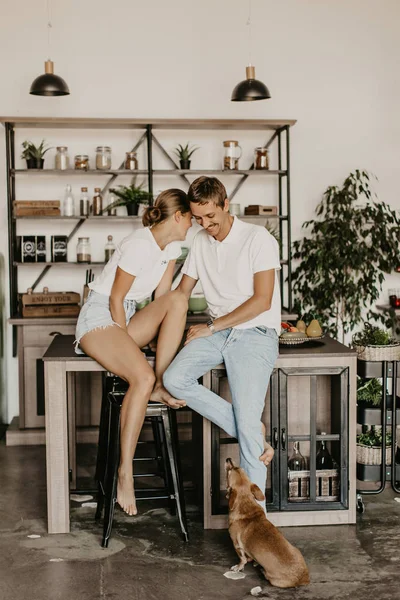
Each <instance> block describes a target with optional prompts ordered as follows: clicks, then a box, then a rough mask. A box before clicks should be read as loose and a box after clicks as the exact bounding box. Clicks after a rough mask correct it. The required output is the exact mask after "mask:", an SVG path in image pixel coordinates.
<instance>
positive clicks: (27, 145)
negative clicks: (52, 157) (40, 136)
mask: <svg viewBox="0 0 400 600" xmlns="http://www.w3.org/2000/svg"><path fill="white" fill-rule="evenodd" d="M22 147H23V151H22V154H21V158H24V159H25V160H26V166H27V168H28V169H43V165H44V155H45V154H46V152H48V151H49V150H50V147H49V148H45V141H44V140H42V141H41V142H40V146H35V144H33V143H32V142H29V141H27V140H25V142H22Z"/></svg>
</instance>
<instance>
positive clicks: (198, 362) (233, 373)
mask: <svg viewBox="0 0 400 600" xmlns="http://www.w3.org/2000/svg"><path fill="white" fill-rule="evenodd" d="M278 349H279V344H278V335H277V333H276V331H275V330H274V329H269V328H266V327H253V328H251V329H233V328H229V329H225V330H224V331H218V332H217V333H214V334H213V335H211V336H209V337H207V338H199V339H196V340H193V341H192V342H190V343H189V344H188V345H187V346H185V347H184V348H183V349H182V350H181V351H180V352H179V354H178V355H177V356H176V358H175V359H174V360H173V362H172V363H171V365H170V366H169V367H168V369H167V370H166V372H165V373H164V385H165V387H166V389H167V390H168V391H169V393H170V394H172V396H174V397H175V398H177V399H179V400H185V401H186V403H187V405H188V406H190V408H192V409H193V410H195V411H196V412H198V413H200V414H201V415H202V416H203V417H205V418H206V419H209V420H210V421H212V422H213V423H215V424H216V425H218V427H220V428H221V429H223V430H224V431H226V433H228V434H229V435H230V436H232V437H235V438H237V440H238V442H239V449H240V466H241V467H243V469H244V470H245V471H246V473H247V475H248V476H249V478H250V480H251V481H252V482H253V483H256V484H257V485H258V487H259V488H260V489H261V490H262V491H263V492H264V490H265V486H266V478H267V469H266V467H265V465H264V464H263V463H262V462H261V461H260V460H259V457H260V455H261V454H262V453H263V451H264V444H263V436H262V432H261V416H262V413H263V410H264V403H265V395H266V393H267V389H268V383H269V379H270V376H271V373H272V370H273V368H274V364H275V361H276V359H277V357H278ZM222 362H224V363H225V368H226V372H227V376H228V382H229V387H230V391H231V396H232V404H230V403H229V402H227V401H226V400H224V399H223V398H221V397H220V396H218V395H217V394H214V392H212V391H210V390H209V389H207V388H205V387H204V386H202V385H200V384H199V383H198V381H197V380H198V379H199V378H200V377H201V376H202V375H204V374H205V373H207V372H208V371H210V369H212V368H213V367H216V366H217V365H219V364H221V363H222ZM264 508H265V506H264Z"/></svg>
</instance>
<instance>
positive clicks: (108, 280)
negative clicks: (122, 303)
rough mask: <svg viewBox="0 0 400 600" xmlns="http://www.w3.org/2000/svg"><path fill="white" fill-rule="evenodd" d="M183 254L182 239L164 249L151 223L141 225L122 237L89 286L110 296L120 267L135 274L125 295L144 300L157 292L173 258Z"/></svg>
mask: <svg viewBox="0 0 400 600" xmlns="http://www.w3.org/2000/svg"><path fill="white" fill-rule="evenodd" d="M180 254H181V245H180V242H171V243H170V244H167V246H165V248H164V250H161V248H160V246H159V245H158V244H157V242H156V240H155V239H154V236H153V234H152V232H151V230H150V229H149V227H145V228H143V229H138V230H136V231H134V232H133V233H131V234H130V235H128V236H127V237H126V238H124V239H123V240H122V242H121V243H120V244H119V245H118V246H117V248H116V250H115V252H114V254H113V255H112V257H111V258H110V260H109V261H108V263H107V264H106V266H105V267H104V269H103V271H102V272H101V274H100V275H99V276H98V277H96V279H95V280H94V281H93V282H92V283H90V284H89V287H90V289H92V290H93V291H94V292H97V293H98V294H104V295H106V296H110V294H111V288H112V286H113V284H114V279H115V273H116V270H117V267H119V268H120V269H122V270H123V271H125V272H126V273H129V274H130V275H134V276H135V280H134V282H133V284H132V286H131V288H130V290H129V292H128V293H127V295H126V296H125V298H126V299H127V300H135V301H136V302H141V301H142V300H145V298H148V297H149V296H150V295H151V294H152V293H153V292H154V290H155V289H156V287H157V286H158V284H159V283H160V281H161V279H162V276H163V275H164V273H165V271H166V269H167V266H168V263H169V261H170V260H175V259H177V258H178V256H180Z"/></svg>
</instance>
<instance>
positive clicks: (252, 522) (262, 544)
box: [226, 458, 310, 588]
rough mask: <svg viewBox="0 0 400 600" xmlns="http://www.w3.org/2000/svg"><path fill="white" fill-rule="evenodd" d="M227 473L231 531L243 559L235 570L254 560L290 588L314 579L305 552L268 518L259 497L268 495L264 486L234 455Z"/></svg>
mask: <svg viewBox="0 0 400 600" xmlns="http://www.w3.org/2000/svg"><path fill="white" fill-rule="evenodd" d="M226 474H227V484H228V497H229V534H230V536H231V539H232V542H233V545H234V547H235V550H236V552H237V554H238V556H239V558H240V563H239V564H238V565H235V566H234V567H232V569H231V570H232V571H242V570H243V569H244V566H245V565H246V563H247V562H250V561H252V560H254V561H255V562H257V563H258V564H259V565H260V566H261V567H262V570H263V573H264V575H265V578H266V579H268V581H269V582H270V583H271V585H274V586H276V587H280V588H289V587H297V586H299V585H307V584H308V583H310V577H309V574H308V568H307V565H306V563H305V560H304V558H303V556H302V554H301V552H300V551H299V550H298V549H297V548H295V547H294V546H292V544H289V542H288V541H287V540H286V539H285V538H284V537H283V535H282V534H281V532H280V531H279V530H278V529H277V528H276V527H275V525H273V524H272V523H271V522H270V521H268V519H267V517H266V516H265V512H264V510H263V509H262V507H261V506H260V505H259V504H258V502H257V501H256V500H264V499H265V496H264V494H263V493H262V491H261V490H260V488H259V487H258V486H257V485H255V484H254V483H251V481H250V479H249V478H248V477H247V475H246V473H245V472H244V470H243V469H240V468H239V467H235V465H234V464H233V462H232V460H231V459H230V458H228V459H227V460H226Z"/></svg>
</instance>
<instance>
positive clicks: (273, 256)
mask: <svg viewBox="0 0 400 600" xmlns="http://www.w3.org/2000/svg"><path fill="white" fill-rule="evenodd" d="M280 268H281V265H280V260H279V246H278V242H277V241H276V239H275V238H274V237H273V235H271V234H270V233H269V232H268V231H267V230H266V229H265V227H261V226H260V225H252V224H250V223H245V222H243V221H241V220H240V219H237V218H236V217H234V221H233V224H232V227H231V230H230V232H229V233H228V235H227V236H226V238H225V239H224V240H223V241H222V242H219V241H217V240H216V239H215V238H213V237H212V236H210V235H209V234H208V233H207V231H206V230H205V229H202V230H201V231H199V232H198V233H197V234H196V236H195V238H194V240H193V244H192V247H191V250H190V253H189V256H188V257H187V259H186V261H185V264H184V265H183V268H182V273H183V274H185V275H188V276H189V277H192V278H193V279H196V280H197V279H199V280H200V283H201V287H202V288H203V291H204V296H205V298H206V300H207V304H208V307H209V309H210V314H211V316H212V317H213V318H214V319H217V318H218V317H223V316H224V315H226V314H228V313H230V312H232V311H233V310H235V308H238V306H240V305H241V304H243V303H244V302H246V300H248V299H249V298H251V296H253V294H254V274H255V273H258V272H260V271H269V270H271V269H275V286H274V293H273V296H272V303H271V308H270V309H269V310H267V311H265V312H263V313H261V314H260V315H258V316H257V317H255V318H254V319H251V321H246V322H245V323H241V324H240V325H236V326H235V329H248V328H250V327H257V326H260V325H264V326H265V327H269V328H271V329H275V330H276V331H277V333H278V335H279V334H280V332H281V300H280V290H279V278H278V271H279V269H280Z"/></svg>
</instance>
